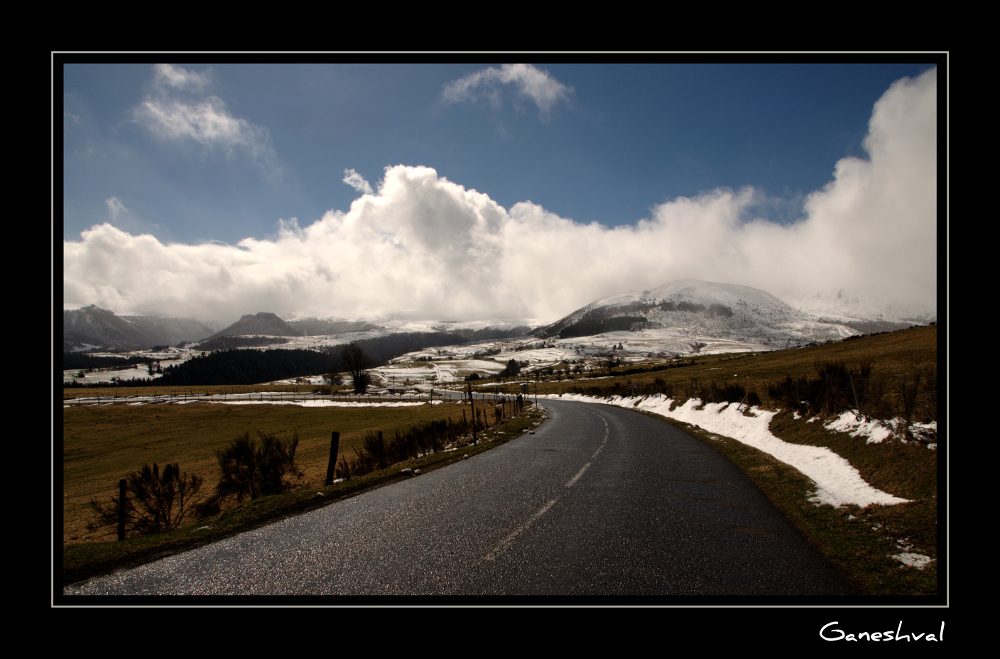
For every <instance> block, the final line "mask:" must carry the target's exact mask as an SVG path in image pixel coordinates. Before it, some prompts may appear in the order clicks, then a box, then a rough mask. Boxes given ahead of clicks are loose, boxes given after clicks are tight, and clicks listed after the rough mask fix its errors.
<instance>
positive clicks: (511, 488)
mask: <svg viewBox="0 0 1000 659" xmlns="http://www.w3.org/2000/svg"><path fill="white" fill-rule="evenodd" d="M543 404H544V407H546V408H547V410H548V415H549V419H548V420H547V421H546V422H545V423H543V424H542V425H541V426H540V427H539V428H538V430H537V431H536V434H529V435H524V436H522V437H521V438H519V439H516V440H513V441H511V442H509V443H507V444H505V445H503V446H500V447H498V448H495V449H493V450H490V451H486V452H485V453H481V454H479V455H477V456H475V457H472V458H470V459H467V460H463V461H461V462H459V463H457V464H455V465H451V466H448V467H446V468H443V469H438V470H436V471H432V472H430V473H427V474H423V475H420V476H417V477H415V478H413V479H410V480H408V481H405V482H401V483H397V484H394V485H390V486H387V487H383V488H380V489H378V490H374V491H372V492H369V493H366V494H363V495H359V496H356V497H354V498H351V499H347V500H344V501H341V502H338V503H335V504H332V505H330V506H327V507H325V508H323V509H320V510H316V511H314V512H311V513H308V514H304V515H300V516H297V517H294V518H290V519H286V520H283V521H280V522H277V523H274V524H271V525H269V526H266V527H263V528H260V529H257V530H254V531H250V532H247V533H243V534H241V535H238V536H235V537H232V538H229V539H227V540H224V541H221V542H218V543H215V544H212V545H209V546H205V547H201V548H199V549H195V550H192V551H188V552H185V553H183V554H178V555H176V556H172V557H169V558H166V559H163V560H160V561H158V562H155V563H151V564H149V565H145V566H142V567H139V568H135V569H132V570H128V571H123V572H120V573H116V574H113V575H110V576H105V577H100V578H95V579H92V580H90V581H88V582H86V583H84V584H80V585H77V586H74V587H71V588H67V589H65V590H64V594H66V595H78V594H93V595H162V594H177V595H282V596H295V595H305V596H308V595H349V596H379V595H427V596H431V595H446V596H447V595H452V596H465V597H470V596H504V595H539V596H540V595H558V596H570V595H596V596H612V597H617V596H626V597H638V596H648V595H655V596H668V597H669V596H680V597H683V596H743V595H745V596H752V597H762V596H788V595H791V596H814V597H822V598H827V597H828V596H838V595H851V594H853V591H852V590H851V588H850V586H849V585H848V584H847V583H846V581H845V580H844V579H843V578H842V577H841V576H840V575H839V574H838V573H837V572H836V571H835V570H834V569H833V568H832V566H831V565H830V564H829V563H828V562H827V561H826V559H825V558H824V557H823V556H822V555H821V554H820V553H819V552H818V551H817V550H815V549H814V548H813V547H811V546H810V545H809V544H808V543H807V542H806V541H805V540H804V539H803V538H802V537H801V536H800V535H799V534H798V532H797V531H796V530H795V529H794V528H793V527H792V526H791V524H789V522H788V521H787V520H785V518H784V517H783V516H782V515H781V514H780V513H779V512H778V511H777V510H776V509H775V508H774V506H773V505H771V503H770V502H769V501H768V500H767V499H766V498H765V497H764V495H763V494H762V493H761V492H760V491H759V490H758V489H757V488H756V487H755V486H754V485H753V484H752V483H751V481H750V480H749V479H748V478H747V477H746V476H745V475H744V474H743V473H742V472H740V471H739V470H738V469H737V468H736V467H734V466H733V465H732V464H731V463H730V462H729V461H728V460H726V458H725V457H723V456H722V455H721V454H719V453H717V452H716V451H714V450H713V449H711V448H709V447H708V446H706V445H705V444H704V443H702V442H700V441H698V440H696V439H694V438H693V437H691V436H690V435H688V434H687V433H685V432H683V431H682V430H680V429H677V428H675V427H674V426H671V425H669V424H667V423H664V422H663V421H660V420H657V419H654V418H651V417H648V416H645V415H642V414H639V413H637V412H632V411H629V410H624V409H621V408H617V407H610V406H604V405H594V404H587V403H576V402H568V401H555V400H546V401H544V402H543ZM647 601H651V602H652V601H655V600H647ZM824 601H829V600H828V599H824Z"/></svg>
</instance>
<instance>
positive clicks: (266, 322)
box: [208, 311, 305, 339]
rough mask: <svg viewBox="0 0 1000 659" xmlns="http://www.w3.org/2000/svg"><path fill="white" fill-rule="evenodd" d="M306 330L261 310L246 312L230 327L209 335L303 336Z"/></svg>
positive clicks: (211, 337) (215, 336)
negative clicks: (298, 328) (252, 312)
mask: <svg viewBox="0 0 1000 659" xmlns="http://www.w3.org/2000/svg"><path fill="white" fill-rule="evenodd" d="M304 334H305V332H303V331H301V330H297V329H295V328H294V327H292V326H291V325H289V324H288V323H286V322H285V321H283V320H282V319H281V318H278V317H277V316H276V315H274V314H273V313H270V312H268V311H261V312H259V313H256V314H246V315H244V316H243V317H241V318H240V319H239V320H237V321H236V322H235V323H233V324H232V325H230V326H229V327H227V328H225V329H223V330H220V331H218V332H216V333H215V334H213V335H212V336H210V337H208V338H209V339H216V338H219V337H220V336H254V335H256V336H302V335H304Z"/></svg>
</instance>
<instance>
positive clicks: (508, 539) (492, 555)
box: [483, 499, 556, 561]
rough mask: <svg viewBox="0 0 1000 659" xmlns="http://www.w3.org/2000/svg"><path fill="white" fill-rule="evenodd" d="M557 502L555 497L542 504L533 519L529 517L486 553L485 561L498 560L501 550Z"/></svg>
mask: <svg viewBox="0 0 1000 659" xmlns="http://www.w3.org/2000/svg"><path fill="white" fill-rule="evenodd" d="M555 502H556V499H553V500H552V501H549V502H548V503H547V504H545V505H544V506H542V508H541V510H539V511H538V512H536V513H535V514H534V515H532V516H531V519H529V520H528V521H527V522H525V523H524V524H522V525H521V526H519V527H517V528H516V529H514V531H513V532H511V534H510V535H508V536H507V537H506V538H504V539H503V541H501V542H500V544H499V545H497V546H496V548H495V549H494V550H493V551H491V552H490V553H488V554H486V556H484V557H483V560H484V561H494V560H496V557H497V556H499V555H500V552H502V551H503V550H504V549H506V548H507V546H508V545H509V544H510V543H512V542H514V540H515V539H516V538H517V536H519V535H521V534H522V533H524V531H525V529H527V528H528V527H529V526H531V525H532V524H533V523H534V521H535V520H536V519H538V518H539V517H541V516H542V515H544V514H545V512H546V511H547V510H548V509H549V508H551V507H552V506H553V504H555Z"/></svg>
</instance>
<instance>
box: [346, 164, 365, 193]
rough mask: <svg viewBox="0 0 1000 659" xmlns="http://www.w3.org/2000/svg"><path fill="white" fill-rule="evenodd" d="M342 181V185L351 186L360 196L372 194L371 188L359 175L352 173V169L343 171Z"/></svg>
mask: <svg viewBox="0 0 1000 659" xmlns="http://www.w3.org/2000/svg"><path fill="white" fill-rule="evenodd" d="M343 180H344V183H346V184H347V185H349V186H351V187H352V188H354V189H355V190H357V191H358V192H360V193H361V194H372V186H371V185H369V184H368V181H366V180H365V179H364V177H363V176H361V174H358V173H357V172H356V171H354V169H345V170H344V179H343Z"/></svg>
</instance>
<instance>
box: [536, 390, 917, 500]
mask: <svg viewBox="0 0 1000 659" xmlns="http://www.w3.org/2000/svg"><path fill="white" fill-rule="evenodd" d="M544 397H545V398H554V399H559V398H560V397H559V396H555V395H548V396H544ZM540 398H541V396H540ZM561 399H562V400H574V401H580V402H585V403H604V404H608V405H616V406H618V407H624V408H628V409H635V410H644V411H646V412H652V413H654V414H659V415H660V416H664V417H667V418H671V419H677V420H678V421H683V422H686V423H690V424H694V425H697V426H699V427H701V428H704V429H705V430H708V431H709V432H713V433H718V434H719V435H724V436H726V437H730V438H732V439H735V440H737V441H739V442H742V443H744V444H746V445H747V446H752V447H753V448H756V449H758V450H760V451H763V452H765V453H767V454H768V455H771V456H772V457H774V458H775V459H777V460H780V461H781V462H784V463H785V464H787V465H790V466H792V467H795V468H796V469H798V470H799V471H800V472H802V473H803V474H805V475H806V476H807V477H809V478H810V479H812V481H813V482H814V483H815V484H816V493H815V494H814V495H813V497H812V498H810V501H812V502H814V503H816V504H824V503H827V504H830V505H832V506H843V505H847V504H855V505H858V506H867V505H870V504H873V503H874V504H883V505H888V504H896V503H906V502H907V500H906V499H901V498H899V497H895V496H892V495H891V494H887V493H885V492H882V491H881V490H878V489H876V488H874V487H872V486H871V485H869V484H868V483H866V482H865V481H864V479H863V478H861V474H860V473H859V472H858V470H857V469H855V468H854V467H852V466H851V464H850V463H849V462H848V461H847V460H845V459H844V458H842V457H840V456H839V455H837V454H836V453H834V452H833V451H831V450H830V449H828V448H824V447H819V446H802V445H799V444H789V443H788V442H784V441H782V440H780V439H778V438H777V437H775V436H774V435H773V434H771V431H770V429H769V428H768V426H769V424H770V422H771V419H772V417H774V414H775V413H774V412H765V411H763V410H761V409H759V408H757V407H753V408H751V412H750V416H744V415H743V413H742V412H741V411H740V410H739V409H738V406H737V405H731V404H727V403H714V404H713V403H708V404H706V405H705V407H704V408H703V409H700V410H699V409H695V408H696V407H697V406H698V405H701V401H700V400H697V399H689V400H688V401H687V402H686V403H684V405H681V406H678V407H677V408H676V409H674V410H671V409H670V405H671V403H673V399H670V398H663V397H655V396H654V397H650V398H636V397H628V398H624V397H621V396H612V397H611V398H593V397H590V396H580V395H577V394H563V395H562V396H561ZM852 418H853V417H852Z"/></svg>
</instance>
